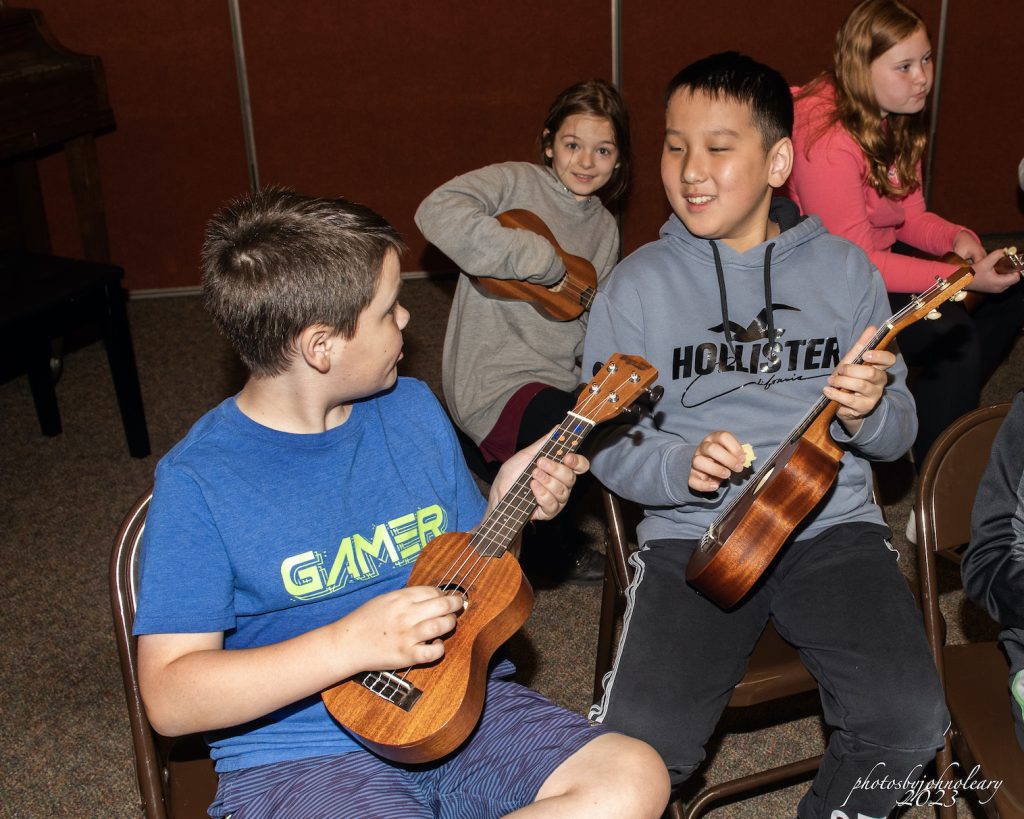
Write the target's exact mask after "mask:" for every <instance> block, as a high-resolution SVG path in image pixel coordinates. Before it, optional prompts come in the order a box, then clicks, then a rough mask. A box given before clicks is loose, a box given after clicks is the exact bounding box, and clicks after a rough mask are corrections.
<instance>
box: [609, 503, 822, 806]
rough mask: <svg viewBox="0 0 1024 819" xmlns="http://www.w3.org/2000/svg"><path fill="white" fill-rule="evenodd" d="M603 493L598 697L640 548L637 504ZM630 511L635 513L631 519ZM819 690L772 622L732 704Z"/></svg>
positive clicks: (786, 771)
mask: <svg viewBox="0 0 1024 819" xmlns="http://www.w3.org/2000/svg"><path fill="white" fill-rule="evenodd" d="M601 495H602V501H603V503H604V511H605V519H606V525H607V530H608V538H607V541H608V542H607V547H606V553H607V557H608V560H607V563H606V564H605V577H604V588H603V591H602V598H601V622H600V628H599V631H598V636H597V662H596V665H595V669H594V700H595V701H597V700H598V699H600V697H601V693H602V680H603V678H604V675H605V674H606V673H607V672H608V671H609V670H610V669H611V666H612V650H613V643H614V641H615V626H616V622H617V619H618V616H619V614H620V610H621V608H622V604H623V597H624V591H625V589H626V587H627V586H628V585H629V582H630V580H632V577H633V567H632V566H631V565H630V564H629V556H630V554H631V553H632V552H634V551H635V550H636V548H637V547H636V544H635V543H633V542H632V539H631V538H630V536H629V535H628V534H627V533H629V532H635V531H636V526H635V521H636V519H637V517H638V513H639V510H638V508H637V507H636V505H635V504H628V505H627V506H626V509H624V508H623V504H622V502H621V501H620V499H619V498H618V496H617V495H615V494H614V493H612V492H610V491H608V490H607V489H605V488H603V487H602V489H601ZM627 512H628V513H629V515H630V516H629V518H628V520H627ZM816 688H817V683H816V682H815V681H814V678H813V677H812V676H811V675H810V673H809V672H808V671H807V669H806V668H805V667H804V665H803V663H802V662H800V658H799V655H798V654H797V652H796V649H794V648H793V647H792V646H791V645H789V643H787V642H786V641H785V640H783V639H782V638H781V637H780V636H779V634H778V632H776V631H775V628H774V626H772V624H771V623H770V622H769V623H768V626H767V627H766V628H765V630H764V633H763V634H762V635H761V638H760V640H758V643H757V645H756V646H755V647H754V651H753V654H752V655H751V657H750V663H749V665H748V667H747V673H746V675H745V676H744V677H743V679H742V680H740V682H739V684H737V686H736V687H735V688H734V689H733V692H732V698H731V699H730V700H729V707H730V708H736V707H745V706H751V705H760V704H761V703H765V702H769V701H771V700H777V699H782V698H783V697H788V696H791V695H794V694H802V693H805V692H808V691H813V690H815V689H816ZM820 762H821V756H820V755H819V756H815V757H811V758H809V759H804V760H801V761H799V762H792V763H790V764H788V765H780V766H778V767H776V768H769V769H768V770H764V771H759V772H758V773H755V774H751V775H749V776H744V777H740V778H738V779H731V780H728V781H726V782H720V783H718V784H715V785H710V786H708V787H706V788H704V789H703V790H702V791H701V792H700V793H698V794H697V795H696V796H695V797H694V798H693V799H692V800H691V801H690V802H689V804H687V805H686V807H685V808H683V807H682V806H681V805H680V804H679V802H678V801H674V802H672V803H671V804H670V806H669V810H668V814H667V815H669V816H671V817H672V818H673V819H695V817H698V816H702V815H703V814H704V813H706V812H707V811H708V809H709V808H710V807H711V806H712V805H714V804H715V803H717V802H722V801H727V800H728V801H735V800H736V799H738V798H746V797H749V796H754V795H755V794H756V793H759V792H762V791H765V790H770V789H772V788H775V787H780V786H781V785H783V784H791V783H792V782H795V781H799V780H800V779H801V778H808V777H809V775H812V774H813V773H814V772H815V771H817V769H818V764H819V763H820Z"/></svg>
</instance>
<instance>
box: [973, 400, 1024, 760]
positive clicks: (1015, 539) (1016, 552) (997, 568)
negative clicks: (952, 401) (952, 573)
mask: <svg viewBox="0 0 1024 819" xmlns="http://www.w3.org/2000/svg"><path fill="white" fill-rule="evenodd" d="M960 572H961V574H962V576H963V580H964V591H966V592H967V595H968V597H970V598H971V599H972V600H974V601H975V602H977V603H978V604H979V605H981V606H983V607H984V608H985V609H986V610H987V611H988V613H989V614H990V615H991V616H992V617H993V618H994V619H995V620H997V621H998V622H999V623H1001V624H1002V625H1003V626H1004V631H1003V632H1002V633H1001V634H1000V635H999V640H1000V642H1001V643H1002V644H1003V648H1005V649H1006V655H1007V657H1008V658H1009V660H1010V707H1011V709H1012V711H1013V720H1014V728H1015V730H1016V732H1017V742H1018V743H1020V747H1021V750H1024V391H1022V392H1018V393H1017V395H1016V396H1015V397H1014V399H1013V405H1012V406H1011V407H1010V412H1009V413H1008V414H1007V416H1006V420H1005V421H1003V425H1002V427H1000V429H999V434H998V435H997V436H996V439H995V442H994V443H993V444H992V456H991V458H990V460H989V462H988V467H987V468H986V469H985V474H984V475H983V476H982V479H981V484H980V485H979V486H978V494H977V495H976V496H975V498H974V512H973V514H972V515H971V542H970V544H969V545H968V547H967V551H966V552H965V553H964V559H963V563H961V565H960Z"/></svg>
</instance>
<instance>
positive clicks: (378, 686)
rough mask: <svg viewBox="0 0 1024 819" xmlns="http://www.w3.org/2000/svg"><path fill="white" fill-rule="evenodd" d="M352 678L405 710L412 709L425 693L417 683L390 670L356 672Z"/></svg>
mask: <svg viewBox="0 0 1024 819" xmlns="http://www.w3.org/2000/svg"><path fill="white" fill-rule="evenodd" d="M352 680H353V682H357V683H359V685H361V686H363V688H365V689H366V690H367V691H372V692H373V693H374V694H376V695H377V696H378V697H380V698H381V699H384V700H387V701H388V702H390V703H391V704H392V705H397V706H398V707H399V708H401V709H402V710H403V711H411V710H412V707H413V706H414V705H415V704H416V701H417V700H418V699H419V698H420V696H421V695H422V694H423V692H422V691H420V689H418V688H417V687H416V686H415V685H413V684H412V683H409V682H406V681H405V680H403V679H402V678H401V677H399V676H397V675H396V674H393V673H391V672H390V671H364V672H363V673H362V674H356V675H355V676H354V677H353V678H352Z"/></svg>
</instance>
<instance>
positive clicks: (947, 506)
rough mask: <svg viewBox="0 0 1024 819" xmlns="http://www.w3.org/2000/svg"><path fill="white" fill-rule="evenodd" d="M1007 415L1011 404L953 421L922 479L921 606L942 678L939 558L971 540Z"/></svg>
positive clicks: (918, 510)
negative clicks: (984, 477) (976, 507)
mask: <svg viewBox="0 0 1024 819" xmlns="http://www.w3.org/2000/svg"><path fill="white" fill-rule="evenodd" d="M1009 409H1010V405H1009V404H995V405H993V406H989V407H982V408H981V409H976V410H974V411H973V412H969V413H967V414H966V415H964V416H963V417H961V418H959V419H958V420H956V421H954V422H953V423H952V424H951V425H950V426H949V427H948V428H947V429H946V431H945V432H943V433H942V435H940V436H939V437H938V438H937V439H936V441H935V443H933V444H932V447H931V449H930V450H929V451H928V455H927V456H926V457H925V459H924V464H923V465H922V466H921V473H920V475H919V477H918V488H917V503H916V508H915V517H916V525H917V533H918V538H917V540H918V545H917V554H918V571H919V573H920V586H921V606H922V609H923V614H924V621H925V630H926V631H927V632H928V640H929V642H930V643H931V646H932V653H933V654H934V655H935V658H936V663H937V664H938V665H939V671H940V673H941V672H942V646H943V644H944V642H945V635H944V628H945V624H944V623H943V621H942V615H941V614H940V611H939V594H938V572H937V569H936V564H935V553H936V552H949V551H950V550H952V549H957V548H958V547H960V546H963V545H964V544H966V543H967V542H968V541H969V540H970V539H971V510H972V508H973V506H974V496H975V495H976V494H977V491H978V484H980V483H981V476H982V474H983V473H984V472H985V467H986V466H987V465H988V459H989V455H990V454H991V452H992V442H993V441H994V440H995V437H996V433H997V432H998V431H999V427H1000V426H1002V423H1003V419H1004V418H1005V417H1006V413H1007V412H1008V411H1009ZM952 555H953V557H954V559H957V558H956V555H955V553H952Z"/></svg>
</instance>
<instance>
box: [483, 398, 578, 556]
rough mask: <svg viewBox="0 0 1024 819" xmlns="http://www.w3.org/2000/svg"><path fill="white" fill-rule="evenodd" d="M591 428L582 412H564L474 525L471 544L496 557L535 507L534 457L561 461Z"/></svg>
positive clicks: (522, 525)
mask: <svg viewBox="0 0 1024 819" xmlns="http://www.w3.org/2000/svg"><path fill="white" fill-rule="evenodd" d="M593 428H594V423H593V422H592V421H590V420H588V419H586V418H584V417H583V416H581V415H577V414H576V413H574V412H570V413H569V414H568V415H566V416H565V419H564V420H563V421H562V423H561V424H559V426H558V428H557V429H556V430H555V431H554V432H553V433H552V434H551V436H550V437H549V438H548V439H547V440H546V441H545V442H544V445H543V446H542V447H541V448H540V452H538V453H537V454H536V455H535V456H534V458H533V460H532V461H530V464H529V466H527V467H526V469H524V470H523V471H522V472H521V473H520V475H519V477H518V478H516V481H515V483H514V484H513V485H512V488H511V489H509V491H508V492H506V493H505V495H504V497H502V499H501V500H500V501H499V502H498V505H497V506H495V507H494V509H493V510H492V511H491V513H490V514H489V515H487V517H485V518H484V520H483V522H482V523H481V524H480V526H479V527H478V528H477V530H476V532H475V533H474V534H473V538H472V540H471V543H472V545H473V546H474V548H476V549H477V550H478V551H480V552H481V553H482V554H485V555H487V556H489V557H497V556H499V555H501V554H502V553H503V552H505V551H506V550H507V549H508V548H509V547H510V546H511V545H512V541H513V540H515V538H516V536H517V535H518V534H519V532H520V531H521V530H522V528H523V527H524V526H525V525H526V522H527V521H528V520H529V519H530V515H532V514H533V510H534V509H536V508H537V499H536V498H535V497H534V495H533V490H531V489H530V482H531V481H532V480H533V469H534V467H535V466H536V465H537V460H538V459H539V458H542V457H543V458H550V459H551V460H552V461H555V462H556V463H561V462H562V461H563V460H564V458H565V456H566V455H568V454H569V453H571V452H575V451H576V450H577V449H579V447H580V444H581V443H582V442H583V439H584V438H586V437H587V435H588V434H589V433H590V431H591V430H592V429H593Z"/></svg>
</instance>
